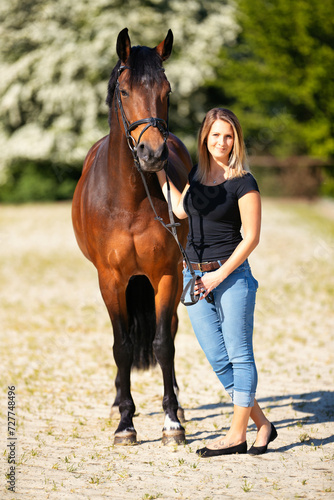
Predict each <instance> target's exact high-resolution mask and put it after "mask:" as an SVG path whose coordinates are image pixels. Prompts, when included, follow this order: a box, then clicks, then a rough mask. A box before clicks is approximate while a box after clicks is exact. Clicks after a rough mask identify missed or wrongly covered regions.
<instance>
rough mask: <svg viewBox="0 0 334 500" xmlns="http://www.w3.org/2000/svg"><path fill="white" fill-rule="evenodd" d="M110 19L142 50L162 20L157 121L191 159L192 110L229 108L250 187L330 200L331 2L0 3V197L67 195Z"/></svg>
mask: <svg viewBox="0 0 334 500" xmlns="http://www.w3.org/2000/svg"><path fill="white" fill-rule="evenodd" d="M124 27H128V29H129V34H130V38H131V41H132V44H133V45H138V44H140V45H148V46H150V47H154V46H155V45H157V44H158V43H159V42H160V41H161V40H162V39H163V38H164V37H165V36H166V34H167V30H168V29H169V28H171V29H172V31H173V33H174V38H175V42H174V48H173V54H172V56H171V58H170V60H168V61H167V62H166V64H165V67H166V74H167V76H168V79H169V80H170V82H171V85H172V90H173V94H172V96H171V110H170V129H171V131H172V132H173V133H175V134H177V135H178V136H179V137H180V138H181V139H182V140H183V142H184V143H185V144H186V146H187V147H188V149H189V151H190V152H191V154H192V157H193V160H194V161H196V135H197V130H198V127H199V124H200V122H201V120H202V118H203V116H204V114H205V113H206V111H207V110H208V109H210V108H211V107H213V106H223V107H229V108H231V109H232V110H233V111H234V112H235V113H236V114H237V115H238V116H239V118H240V121H241V123H242V125H243V128H244V132H245V140H246V145H247V148H248V152H249V156H250V164H251V168H252V171H253V172H254V174H255V175H256V177H257V179H258V180H259V182H260V186H261V191H262V192H263V194H267V195H280V196H282V195H288V196H308V197H313V196H317V195H325V196H332V197H334V167H333V165H334V134H333V131H334V130H333V129H334V71H333V68H334V2H333V1H332V0H322V1H321V2H314V1H313V0H312V1H311V0H294V1H293V2H291V0H252V1H251V2H250V1H249V0H234V1H231V0H226V1H222V0H210V1H208V0H182V2H181V1H180V0H95V1H94V2H89V1H88V0H77V1H76V2H68V1H67V0H20V1H19V0H4V1H2V2H1V5H0V36H1V44H0V71H1V79H0V100H1V108H0V201H2V202H25V201H33V200H62V199H68V198H71V196H72V194H73V190H74V187H75V185H76V182H77V180H78V178H79V176H80V172H81V168H82V163H83V160H84V158H85V155H86V153H87V151H88V149H89V148H90V147H91V145H92V144H93V143H94V142H96V141H97V140H98V139H99V138H100V137H102V136H103V135H106V134H107V133H108V119H107V115H108V109H107V106H106V104H105V98H106V92H107V83H108V79H109V75H110V72H111V70H112V68H113V67H114V65H115V64H116V62H117V56H116V51H115V46H116V39H117V35H118V33H119V31H120V30H121V29H123V28H124Z"/></svg>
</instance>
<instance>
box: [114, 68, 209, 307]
mask: <svg viewBox="0 0 334 500" xmlns="http://www.w3.org/2000/svg"><path fill="white" fill-rule="evenodd" d="M125 69H130V68H129V66H120V68H119V70H118V78H119V76H120V74H121V73H122V71H123V70H125ZM161 70H162V71H164V69H163V68H161ZM118 78H117V82H116V88H115V95H116V99H117V104H118V107H119V109H120V112H121V116H122V121H123V126H124V131H125V136H126V140H127V143H128V146H129V149H130V151H131V153H132V157H133V161H134V164H135V166H136V168H137V170H138V172H139V173H140V175H141V178H142V181H143V185H144V188H145V191H146V195H147V198H148V200H149V202H150V205H151V207H152V210H153V212H154V215H155V217H154V220H157V221H159V222H160V224H161V225H162V226H163V227H164V228H165V229H166V230H167V231H168V232H169V233H170V234H171V235H172V236H173V237H174V239H175V241H176V243H177V245H178V247H179V249H180V252H181V254H182V256H183V259H184V261H185V263H186V265H187V267H188V269H189V271H190V274H191V278H192V279H191V280H190V281H189V282H188V283H187V285H186V286H185V288H184V290H183V292H182V295H181V302H182V304H184V305H185V306H190V305H193V304H196V303H197V302H198V300H199V295H195V292H194V288H195V282H196V279H197V276H196V274H195V271H194V269H193V267H192V265H191V262H190V260H189V257H188V255H187V254H186V251H185V249H184V248H183V246H182V245H181V243H180V241H179V238H178V236H177V231H176V228H177V227H178V226H180V225H181V224H180V223H179V222H175V219H174V214H173V209H172V200H171V194H170V184H169V180H168V176H167V171H166V170H167V169H165V171H166V180H167V205H168V215H169V224H166V223H165V222H164V220H163V219H162V218H161V217H160V216H159V215H158V214H157V212H156V210H155V207H154V205H153V201H152V198H151V195H150V192H149V189H148V186H147V182H146V178H145V176H144V173H143V171H142V169H141V167H140V163H139V159H138V154H137V146H138V144H139V143H140V140H141V138H142V136H143V134H144V132H146V130H147V129H148V128H149V127H154V128H157V129H158V130H159V131H160V133H161V134H162V135H163V137H164V141H165V143H167V139H168V136H169V127H168V122H169V119H168V117H167V121H165V120H163V119H162V118H156V117H150V118H143V119H141V120H137V121H135V122H133V123H131V124H130V122H129V121H128V119H127V117H126V115H125V111H124V108H123V105H122V99H121V94H120V89H119V81H118ZM168 115H169V99H168ZM145 123H147V125H146V127H144V129H143V130H142V131H141V133H140V135H139V137H138V141H136V140H135V139H134V138H133V137H132V135H131V132H132V131H133V130H134V129H135V128H137V127H138V126H139V125H143V124H145ZM187 294H189V295H190V302H189V301H187V299H186V296H187ZM205 299H206V301H207V302H213V296H212V294H211V293H209V295H207V296H206V297H205Z"/></svg>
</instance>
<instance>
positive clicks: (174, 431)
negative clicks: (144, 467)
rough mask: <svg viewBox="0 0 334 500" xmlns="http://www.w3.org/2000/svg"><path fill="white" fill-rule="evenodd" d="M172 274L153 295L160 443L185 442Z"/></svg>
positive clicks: (165, 277)
mask: <svg viewBox="0 0 334 500" xmlns="http://www.w3.org/2000/svg"><path fill="white" fill-rule="evenodd" d="M175 279H177V278H175V277H173V276H170V275H169V276H164V277H163V278H162V279H161V281H160V283H159V289H158V293H157V295H156V318H157V330H156V335H155V338H154V341H153V347H154V352H155V355H156V358H157V360H158V362H159V364H160V367H161V370H162V375H163V382H164V397H163V403H162V406H163V409H164V411H165V423H164V427H163V434H162V435H163V437H162V442H163V444H169V443H183V442H185V430H184V428H183V427H182V425H181V423H180V421H179V419H178V416H177V411H178V406H179V405H178V401H177V397H176V394H175V392H174V387H173V379H174V380H175V376H173V371H174V353H175V348H174V340H173V337H172V330H171V327H172V316H173V297H174V300H175V294H176V292H175V285H176V283H175Z"/></svg>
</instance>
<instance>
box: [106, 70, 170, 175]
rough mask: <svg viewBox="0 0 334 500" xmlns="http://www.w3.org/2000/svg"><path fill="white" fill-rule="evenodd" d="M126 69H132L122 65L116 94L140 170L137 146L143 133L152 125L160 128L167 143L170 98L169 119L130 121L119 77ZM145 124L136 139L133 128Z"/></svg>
mask: <svg viewBox="0 0 334 500" xmlns="http://www.w3.org/2000/svg"><path fill="white" fill-rule="evenodd" d="M125 69H131V68H130V67H129V66H125V65H123V66H120V67H119V69H118V76H117V81H116V88H115V95H116V100H117V105H118V107H119V110H120V112H121V117H122V121H123V126H124V131H125V136H126V140H127V143H128V146H129V148H130V151H131V153H132V156H133V159H134V162H135V164H136V167H137V168H138V170H140V164H139V158H138V153H137V148H138V144H140V141H141V138H142V136H143V134H144V133H145V132H146V130H148V129H149V128H150V127H153V128H157V129H158V130H159V132H160V133H161V135H162V136H163V138H164V142H165V144H167V139H168V136H169V129H168V114H169V98H168V103H167V109H168V111H167V121H166V120H163V119H162V118H157V117H152V116H151V117H149V118H142V119H141V120H136V121H135V122H133V123H130V122H129V120H128V119H127V117H126V114H125V111H124V108H123V104H122V98H121V92H120V85H119V77H120V75H121V73H122V72H123V71H124V70H125ZM161 71H164V69H163V68H161ZM144 124H146V127H144V128H143V130H142V131H141V132H140V135H139V137H138V140H137V141H136V140H135V138H134V137H133V136H132V135H131V132H132V131H133V130H135V129H136V128H137V127H139V125H144Z"/></svg>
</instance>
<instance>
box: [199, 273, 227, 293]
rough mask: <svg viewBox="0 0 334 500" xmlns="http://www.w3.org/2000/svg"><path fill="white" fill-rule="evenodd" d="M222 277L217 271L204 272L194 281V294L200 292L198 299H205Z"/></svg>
mask: <svg viewBox="0 0 334 500" xmlns="http://www.w3.org/2000/svg"><path fill="white" fill-rule="evenodd" d="M221 282H222V279H221V277H220V275H219V273H218V272H217V271H212V272H210V273H206V274H204V275H203V276H202V277H201V278H198V279H197V280H196V283H195V295H199V294H202V296H201V297H200V299H199V300H203V299H205V297H207V296H208V295H209V293H210V292H212V290H213V289H214V288H216V287H217V286H218V285H219V284H220V283H221Z"/></svg>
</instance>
